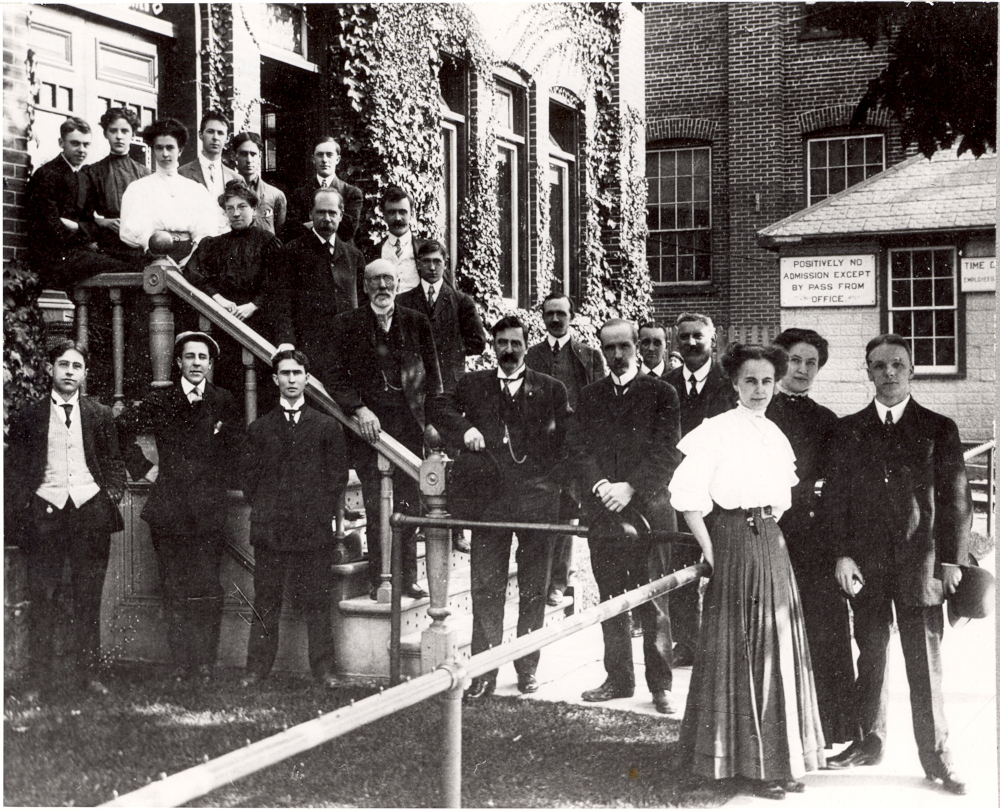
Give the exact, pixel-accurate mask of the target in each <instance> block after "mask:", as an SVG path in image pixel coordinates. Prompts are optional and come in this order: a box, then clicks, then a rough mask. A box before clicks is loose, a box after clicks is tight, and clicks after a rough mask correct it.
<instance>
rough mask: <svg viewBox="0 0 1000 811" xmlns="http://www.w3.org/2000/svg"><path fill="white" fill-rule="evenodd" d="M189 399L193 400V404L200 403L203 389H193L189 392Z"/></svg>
mask: <svg viewBox="0 0 1000 811" xmlns="http://www.w3.org/2000/svg"><path fill="white" fill-rule="evenodd" d="M188 400H189V401H190V402H191V405H194V404H195V403H200V402H201V389H191V391H190V392H188Z"/></svg>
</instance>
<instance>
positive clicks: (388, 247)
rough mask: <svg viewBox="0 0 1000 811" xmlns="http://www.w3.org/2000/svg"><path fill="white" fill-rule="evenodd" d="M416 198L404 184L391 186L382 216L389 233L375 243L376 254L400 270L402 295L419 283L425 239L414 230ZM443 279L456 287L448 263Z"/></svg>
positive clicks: (384, 199) (383, 201)
mask: <svg viewBox="0 0 1000 811" xmlns="http://www.w3.org/2000/svg"><path fill="white" fill-rule="evenodd" d="M412 217H413V201H412V200H410V195H409V194H407V193H406V190H405V189H403V188H402V187H401V186H389V187H387V188H386V190H385V193H384V194H383V195H382V218H383V219H384V220H385V225H386V228H387V229H388V230H389V235H388V236H387V237H386V238H385V239H383V240H382V241H381V242H379V243H378V244H377V245H376V246H375V258H379V257H381V258H382V259H386V260H388V261H389V262H392V263H393V264H394V265H395V266H396V269H397V270H398V271H399V295H402V294H403V293H408V292H409V291H410V290H413V289H414V288H417V287H419V286H420V267H419V260H418V258H417V256H418V254H419V253H420V247H421V246H422V245H423V242H424V240H422V239H420V237H418V236H417V235H416V234H414V233H413V227H412ZM444 280H445V281H446V282H447V283H448V285H449V286H450V287H451V288H452V289H456V288H455V274H454V273H453V272H452V270H451V263H446V265H445V268H444Z"/></svg>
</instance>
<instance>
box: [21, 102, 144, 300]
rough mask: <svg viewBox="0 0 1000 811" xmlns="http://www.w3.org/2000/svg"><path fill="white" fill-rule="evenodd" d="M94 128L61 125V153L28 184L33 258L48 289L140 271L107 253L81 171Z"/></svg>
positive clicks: (74, 121) (77, 122)
mask: <svg viewBox="0 0 1000 811" xmlns="http://www.w3.org/2000/svg"><path fill="white" fill-rule="evenodd" d="M90 143H91V131H90V125H89V124H88V123H87V122H86V121H84V120H83V119H82V118H67V119H66V120H65V121H64V122H63V123H62V125H61V126H60V127H59V148H60V149H61V150H62V152H60V154H59V155H57V156H56V157H55V158H53V159H52V160H50V161H49V162H48V163H46V164H44V165H42V166H40V167H38V168H37V169H36V170H35V171H34V172H33V173H32V175H31V178H30V179H29V180H28V187H27V190H26V198H27V199H26V204H25V205H26V214H27V219H28V229H27V232H26V234H27V239H28V259H29V261H30V263H31V266H32V269H33V270H34V271H35V272H36V273H37V274H38V277H39V280H40V281H41V283H42V284H43V285H44V286H46V287H52V288H56V289H59V290H64V291H66V292H68V293H70V294H71V295H72V288H73V285H75V284H76V283H77V282H80V281H83V280H84V279H87V278H89V277H91V276H94V275H96V274H98V273H124V272H127V271H130V270H134V269H135V268H134V267H133V266H132V265H131V264H129V263H127V262H123V261H121V260H120V259H116V258H114V257H112V256H109V255H108V254H106V253H103V252H101V250H100V248H99V247H98V244H97V242H96V241H95V240H96V239H97V226H96V225H95V223H94V211H93V209H92V208H89V207H88V205H87V195H88V189H89V186H90V184H89V182H88V181H87V179H86V175H85V174H83V173H81V172H80V170H81V168H82V167H83V162H84V161H85V160H86V159H87V153H88V152H89V150H90Z"/></svg>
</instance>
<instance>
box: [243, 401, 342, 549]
mask: <svg viewBox="0 0 1000 811" xmlns="http://www.w3.org/2000/svg"><path fill="white" fill-rule="evenodd" d="M349 467H350V465H349V464H348V461H347V449H346V445H345V442H344V432H343V430H342V429H341V427H340V423H338V422H337V421H336V420H335V419H333V417H330V416H327V415H326V414H321V413H320V412H318V411H316V410H314V409H312V408H310V407H309V406H308V405H305V406H303V407H302V411H301V413H300V414H299V422H298V425H296V426H295V427H294V428H293V427H292V426H291V425H289V423H288V420H287V419H286V418H285V414H284V412H283V411H282V409H281V408H280V407H278V408H275V409H274V410H273V411H271V412H269V413H268V414H265V415H264V416H263V417H261V418H260V419H258V420H255V421H254V422H253V423H252V424H251V425H250V427H249V428H248V429H247V442H246V444H245V447H244V452H243V455H242V460H241V463H240V484H241V486H242V488H243V495H244V496H245V497H246V500H247V502H249V504H250V507H251V512H250V542H251V543H252V544H253V545H254V546H258V545H263V546H267V547H269V548H271V549H274V550H275V551H279V552H304V551H309V550H312V549H319V548H320V547H322V546H326V545H328V544H331V543H333V539H334V536H333V520H334V518H335V516H336V512H337V504H338V502H339V500H340V494H341V493H342V492H343V491H344V488H345V487H346V486H347V475H348V468H349ZM275 530H278V531H277V532H276V531H275Z"/></svg>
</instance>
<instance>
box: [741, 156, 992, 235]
mask: <svg viewBox="0 0 1000 811" xmlns="http://www.w3.org/2000/svg"><path fill="white" fill-rule="evenodd" d="M996 210H997V157H996V153H995V152H990V153H987V154H985V155H983V156H982V157H980V158H978V159H977V158H975V157H973V155H972V154H971V153H970V152H966V153H965V154H964V155H962V156H961V157H958V155H957V149H949V150H941V151H940V152H937V153H936V154H935V155H934V157H933V158H931V159H930V160H928V159H927V158H925V157H924V156H923V155H917V156H916V157H913V158H909V159H907V160H905V161H903V162H902V163H898V164H896V165H895V166H893V167H891V168H889V169H887V170H886V171H885V172H882V173H881V174H879V175H875V176H874V177H871V178H869V179H868V180H866V181H864V182H863V183H859V184H858V185H856V186H852V187H851V188H849V189H846V190H844V191H842V192H840V193H839V194H836V195H834V196H833V197H828V198H827V199H825V200H823V201H821V202H819V203H816V205H813V206H810V207H809V208H806V209H803V210H802V211H799V212H796V213H795V214H792V215H791V216H790V217H785V219H783V220H781V221H779V222H776V223H775V224H774V225H770V226H768V227H767V228H763V229H761V230H760V231H758V232H757V239H758V241H759V242H760V244H761V245H763V246H765V247H769V248H773V247H776V245H777V244H779V243H782V242H794V241H797V238H803V237H827V236H843V235H857V234H864V235H874V234H889V233H900V232H905V231H940V230H942V229H954V228H995V227H996Z"/></svg>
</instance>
